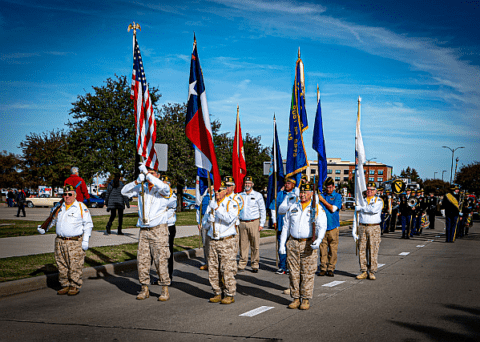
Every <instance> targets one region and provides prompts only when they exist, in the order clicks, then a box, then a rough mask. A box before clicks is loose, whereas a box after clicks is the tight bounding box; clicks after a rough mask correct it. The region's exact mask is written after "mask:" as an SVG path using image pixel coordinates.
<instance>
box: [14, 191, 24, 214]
mask: <svg viewBox="0 0 480 342" xmlns="http://www.w3.org/2000/svg"><path fill="white" fill-rule="evenodd" d="M15 200H16V201H17V204H18V210H17V217H20V211H22V212H23V217H25V216H26V214H25V202H26V201H27V194H26V193H25V191H23V189H20V190H19V191H18V193H17V198H16V199H15Z"/></svg>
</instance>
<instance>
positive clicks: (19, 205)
mask: <svg viewBox="0 0 480 342" xmlns="http://www.w3.org/2000/svg"><path fill="white" fill-rule="evenodd" d="M20 210H21V211H22V212H23V217H25V216H27V215H25V204H23V203H18V210H17V217H19V216H20Z"/></svg>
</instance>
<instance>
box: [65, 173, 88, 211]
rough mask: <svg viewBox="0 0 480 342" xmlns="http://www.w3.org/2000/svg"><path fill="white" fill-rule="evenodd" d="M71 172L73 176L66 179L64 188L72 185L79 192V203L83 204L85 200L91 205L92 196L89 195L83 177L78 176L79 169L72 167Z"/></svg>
mask: <svg viewBox="0 0 480 342" xmlns="http://www.w3.org/2000/svg"><path fill="white" fill-rule="evenodd" d="M70 172H71V173H72V174H71V175H70V177H68V178H67V179H65V183H64V184H63V186H65V185H67V184H70V185H72V186H73V187H74V188H75V189H76V190H75V191H76V192H77V201H78V202H81V203H83V200H84V199H87V202H89V203H90V195H89V194H88V190H87V184H85V181H84V180H83V179H82V177H80V176H79V175H78V167H76V166H74V167H72V168H71V169H70ZM89 203H87V204H89Z"/></svg>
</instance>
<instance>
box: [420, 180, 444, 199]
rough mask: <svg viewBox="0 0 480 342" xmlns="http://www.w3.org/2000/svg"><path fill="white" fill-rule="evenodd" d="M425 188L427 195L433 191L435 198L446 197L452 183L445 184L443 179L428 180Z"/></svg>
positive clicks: (424, 184) (424, 183)
mask: <svg viewBox="0 0 480 342" xmlns="http://www.w3.org/2000/svg"><path fill="white" fill-rule="evenodd" d="M423 188H424V190H425V193H426V194H428V193H429V192H431V191H433V192H434V193H435V196H439V195H445V193H446V192H447V190H448V189H449V188H450V183H448V182H444V181H442V180H441V179H426V180H425V181H424V182H423Z"/></svg>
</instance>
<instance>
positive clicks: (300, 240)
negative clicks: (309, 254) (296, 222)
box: [290, 236, 312, 242]
mask: <svg viewBox="0 0 480 342" xmlns="http://www.w3.org/2000/svg"><path fill="white" fill-rule="evenodd" d="M290 239H292V240H295V241H299V242H305V241H308V240H312V238H311V237H309V238H306V239H297V238H294V237H293V236H290Z"/></svg>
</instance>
